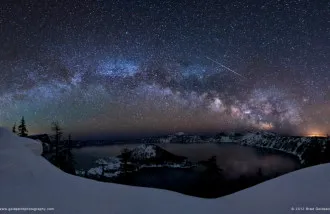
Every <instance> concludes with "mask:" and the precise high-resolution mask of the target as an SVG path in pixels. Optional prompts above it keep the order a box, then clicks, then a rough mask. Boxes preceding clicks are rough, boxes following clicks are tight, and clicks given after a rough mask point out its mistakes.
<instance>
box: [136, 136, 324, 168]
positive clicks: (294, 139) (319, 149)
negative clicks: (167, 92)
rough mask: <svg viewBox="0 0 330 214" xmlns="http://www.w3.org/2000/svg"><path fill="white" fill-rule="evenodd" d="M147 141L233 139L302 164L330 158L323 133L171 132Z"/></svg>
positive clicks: (221, 140)
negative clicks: (204, 133) (290, 156)
mask: <svg viewBox="0 0 330 214" xmlns="http://www.w3.org/2000/svg"><path fill="white" fill-rule="evenodd" d="M142 142H148V143H154V144H157V143H183V144H189V143H235V144H239V145H242V146H252V147H258V148H266V149H274V150H277V151H282V152H285V153H288V154H292V155H295V156H296V157H297V158H299V160H300V162H301V164H303V165H304V166H311V165H315V164H320V163H327V162H330V139H329V138H325V137H299V136H281V135H278V134H276V133H272V132H263V131H261V132H247V133H220V134H217V135H215V136H196V135H181V136H176V135H171V136H165V137H158V138H146V139H143V140H142Z"/></svg>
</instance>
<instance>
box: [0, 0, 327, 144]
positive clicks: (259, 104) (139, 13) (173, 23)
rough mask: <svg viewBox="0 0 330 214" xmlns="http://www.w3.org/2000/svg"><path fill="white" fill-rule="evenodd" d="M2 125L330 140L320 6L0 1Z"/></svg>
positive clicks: (88, 132) (291, 1)
mask: <svg viewBox="0 0 330 214" xmlns="http://www.w3.org/2000/svg"><path fill="white" fill-rule="evenodd" d="M0 10H1V11H0V31H1V33H0V38H1V41H2V42H1V49H0V72H1V73H0V123H1V125H4V126H7V127H11V126H12V125H13V124H14V123H15V122H16V123H17V122H18V121H19V119H20V117H21V116H23V115H24V116H25V118H26V120H27V123H28V128H29V130H30V133H41V132H49V131H50V124H51V122H52V121H54V120H58V121H59V122H60V123H61V124H62V125H63V128H64V129H65V130H66V132H67V133H68V132H71V133H73V134H74V135H75V136H76V137H77V138H79V137H81V138H83V137H85V138H102V137H107V136H108V137H109V136H136V135H141V136H143V135H150V134H161V133H173V132H178V131H184V132H191V133H194V132H210V133H211V132H219V131H227V130H237V131H240V130H252V129H258V130H259V129H262V130H272V131H276V132H281V133H286V134H307V133H308V132H309V131H311V130H313V131H315V130H317V131H319V132H322V133H327V132H330V126H329V125H328V123H329V119H330V105H329V101H330V84H329V78H330V70H329V64H330V61H329V59H330V40H329V38H330V21H329V17H330V3H329V2H327V1H307V0H299V1H298V0H279V1H268V0H265V1H262V0H259V1H257V0H251V1H240V0H237V1H234V0H228V1H215V0H205V1H178V2H177V1H156V0H154V1H105V0H99V1H88V0H85V1H74V0H73V1H64V0H57V1H32V0H26V1H22V2H20V3H19V2H16V1H9V0H8V1H6V0H5V1H3V2H2V3H1V6H0Z"/></svg>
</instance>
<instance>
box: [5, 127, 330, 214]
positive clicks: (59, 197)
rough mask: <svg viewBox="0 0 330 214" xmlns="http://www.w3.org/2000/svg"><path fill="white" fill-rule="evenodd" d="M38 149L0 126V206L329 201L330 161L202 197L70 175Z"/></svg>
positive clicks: (187, 207)
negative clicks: (222, 194)
mask: <svg viewBox="0 0 330 214" xmlns="http://www.w3.org/2000/svg"><path fill="white" fill-rule="evenodd" d="M40 150H41V145H40V143H38V142H36V141H35V142H33V140H30V139H26V138H20V137H18V136H14V135H13V134H12V133H10V132H9V131H8V130H6V129H3V128H0V175H1V176H0V183H1V191H0V198H1V200H0V208H54V209H55V212H52V211H49V212H47V213H62V214H72V213H81V214H89V213H98V214H112V213H113V214H135V213H137V214H138V213H143V214H154V213H157V214H168V213H171V214H172V213H187V214H195V213H196V214H197V213H198V214H199V213H201V214H204V213H208V214H219V213H225V214H243V213H254V214H258V213H260V214H263V213H270V214H278V213H281V214H286V213H293V212H292V211H291V207H292V206H293V207H307V206H308V207H314V208H316V207H318V208H329V207H330V204H329V196H330V189H329V188H327V187H329V185H330V164H323V165H318V166H315V167H310V168H305V169H302V170H299V171H296V172H292V173H289V174H286V175H284V176H281V177H278V178H276V179H273V180H270V181H267V182H264V183H262V184H259V185H257V186H254V187H251V188H249V189H246V190H243V191H240V192H237V193H234V194H232V195H229V196H225V197H222V198H218V199H201V198H195V197H190V196H185V195H182V194H179V193H175V192H170V191H166V190H158V189H152V188H142V187H131V186H125V185H118V184H111V183H104V182H97V181H93V180H89V179H86V178H82V177H78V176H73V175H69V174H66V173H64V172H62V171H61V170H59V169H57V168H56V167H54V166H53V165H51V164H50V163H49V162H48V161H47V160H45V159H44V158H43V157H41V156H40V153H41V152H40ZM31 151H32V152H31ZM308 213H319V212H317V211H315V212H313V211H309V212H308Z"/></svg>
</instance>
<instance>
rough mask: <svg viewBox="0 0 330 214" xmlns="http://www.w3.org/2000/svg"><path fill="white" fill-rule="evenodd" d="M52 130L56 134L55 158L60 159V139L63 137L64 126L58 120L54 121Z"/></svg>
mask: <svg viewBox="0 0 330 214" xmlns="http://www.w3.org/2000/svg"><path fill="white" fill-rule="evenodd" d="M51 129H52V131H53V132H54V134H55V159H58V157H59V146H60V141H61V137H62V135H63V132H62V128H61V127H60V124H59V122H58V121H54V122H52V127H51Z"/></svg>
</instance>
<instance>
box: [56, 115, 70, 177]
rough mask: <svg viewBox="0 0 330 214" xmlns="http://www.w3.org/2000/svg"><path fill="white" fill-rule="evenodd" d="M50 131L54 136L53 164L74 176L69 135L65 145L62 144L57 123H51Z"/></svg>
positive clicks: (61, 134) (60, 132) (61, 132)
mask: <svg viewBox="0 0 330 214" xmlns="http://www.w3.org/2000/svg"><path fill="white" fill-rule="evenodd" d="M51 129H52V131H53V132H54V134H55V135H54V137H55V157H54V158H53V159H52V161H53V164H54V165H56V166H57V167H59V168H60V169H61V170H63V171H65V172H67V173H70V174H75V168H74V158H73V154H72V146H71V145H72V140H71V134H70V135H69V137H68V140H67V141H66V143H65V144H62V141H61V139H62V136H63V130H62V128H61V126H60V124H59V122H58V121H54V122H52V126H51Z"/></svg>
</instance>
